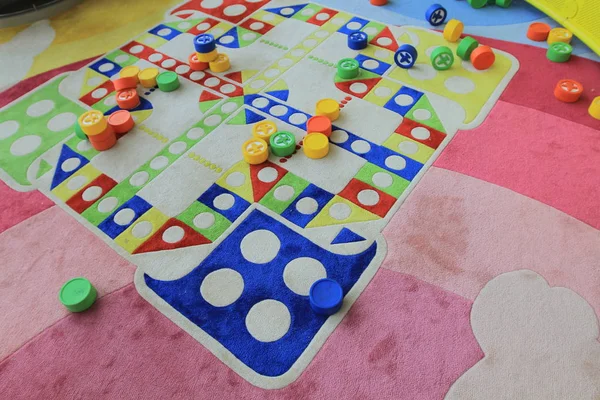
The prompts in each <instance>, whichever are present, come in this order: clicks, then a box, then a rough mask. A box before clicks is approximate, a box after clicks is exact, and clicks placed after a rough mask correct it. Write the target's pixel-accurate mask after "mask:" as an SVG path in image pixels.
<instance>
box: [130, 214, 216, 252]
mask: <svg viewBox="0 0 600 400" xmlns="http://www.w3.org/2000/svg"><path fill="white" fill-rule="evenodd" d="M173 226H178V227H180V228H182V229H183V232H184V235H183V238H182V239H181V240H179V241H178V242H176V243H168V242H165V241H164V240H163V233H165V231H166V230H167V229H169V228H171V227H173ZM207 243H211V241H210V240H209V239H207V238H206V237H204V236H202V235H201V234H199V233H198V232H196V231H195V230H193V229H192V228H190V227H189V226H187V225H186V224H184V223H183V222H181V221H179V220H178V219H175V218H171V219H169V220H168V221H167V222H166V223H165V224H164V225H163V226H162V227H161V228H160V229H159V230H158V231H156V233H155V234H154V235H152V236H150V239H148V240H146V241H145V242H144V243H142V245H141V246H140V247H138V248H137V249H135V251H134V252H133V254H139V253H150V252H153V251H161V250H173V249H179V248H181V247H189V246H198V245H201V244H207Z"/></svg>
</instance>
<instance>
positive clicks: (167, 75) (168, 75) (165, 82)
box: [156, 71, 180, 92]
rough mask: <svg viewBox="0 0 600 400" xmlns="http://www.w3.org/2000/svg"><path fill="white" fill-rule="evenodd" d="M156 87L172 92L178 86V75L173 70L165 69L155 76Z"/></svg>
mask: <svg viewBox="0 0 600 400" xmlns="http://www.w3.org/2000/svg"><path fill="white" fill-rule="evenodd" d="M156 83H157V84H158V88H159V89H160V90H161V91H163V92H172V91H174V90H176V89H177V88H179V85H180V83H179V75H177V74H176V73H175V72H173V71H165V72H162V73H160V74H159V75H158V76H157V77H156Z"/></svg>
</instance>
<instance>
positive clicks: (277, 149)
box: [269, 131, 296, 157]
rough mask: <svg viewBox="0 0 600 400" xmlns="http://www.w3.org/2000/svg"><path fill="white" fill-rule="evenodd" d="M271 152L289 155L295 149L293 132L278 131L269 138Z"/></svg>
mask: <svg viewBox="0 0 600 400" xmlns="http://www.w3.org/2000/svg"><path fill="white" fill-rule="evenodd" d="M269 143H270V144H271V153H273V154H275V155H276V156H278V157H286V156H291V155H292V154H294V151H296V137H295V136H294V134H293V133H290V132H285V131H279V132H276V133H275V134H274V135H272V136H271V138H270V139H269Z"/></svg>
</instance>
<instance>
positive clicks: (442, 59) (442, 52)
mask: <svg viewBox="0 0 600 400" xmlns="http://www.w3.org/2000/svg"><path fill="white" fill-rule="evenodd" d="M452 64H454V54H452V50H450V48H448V47H446V46H440V47H438V48H436V49H435V50H433V51H432V52H431V65H433V68H435V69H436V70H438V71H446V70H448V69H450V67H452Z"/></svg>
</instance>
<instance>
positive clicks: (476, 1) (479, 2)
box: [467, 0, 488, 8]
mask: <svg viewBox="0 0 600 400" xmlns="http://www.w3.org/2000/svg"><path fill="white" fill-rule="evenodd" d="M467 2H468V3H469V5H470V6H471V7H473V8H482V7H485V6H486V5H487V4H488V0H467Z"/></svg>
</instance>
